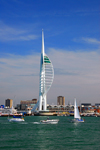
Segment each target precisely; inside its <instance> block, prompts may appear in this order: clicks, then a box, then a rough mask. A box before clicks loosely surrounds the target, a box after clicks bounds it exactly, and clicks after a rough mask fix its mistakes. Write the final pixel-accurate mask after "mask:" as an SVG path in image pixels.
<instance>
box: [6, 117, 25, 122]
mask: <svg viewBox="0 0 100 150" xmlns="http://www.w3.org/2000/svg"><path fill="white" fill-rule="evenodd" d="M8 121H9V122H22V121H25V120H24V118H21V117H20V116H13V118H9V117H8Z"/></svg>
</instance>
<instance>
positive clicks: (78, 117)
mask: <svg viewBox="0 0 100 150" xmlns="http://www.w3.org/2000/svg"><path fill="white" fill-rule="evenodd" d="M71 122H84V119H82V118H81V117H80V114H79V110H78V106H77V103H76V98H75V103H74V119H73V120H72V121H71Z"/></svg>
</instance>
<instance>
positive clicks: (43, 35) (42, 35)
mask: <svg viewBox="0 0 100 150" xmlns="http://www.w3.org/2000/svg"><path fill="white" fill-rule="evenodd" d="M42 53H43V55H44V33H43V29H42Z"/></svg>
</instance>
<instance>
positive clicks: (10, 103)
mask: <svg viewBox="0 0 100 150" xmlns="http://www.w3.org/2000/svg"><path fill="white" fill-rule="evenodd" d="M12 106H13V100H12V99H9V98H8V99H6V100H5V107H9V108H11V107H12Z"/></svg>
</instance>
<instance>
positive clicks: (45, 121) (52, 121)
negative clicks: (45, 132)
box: [40, 118, 59, 124]
mask: <svg viewBox="0 0 100 150" xmlns="http://www.w3.org/2000/svg"><path fill="white" fill-rule="evenodd" d="M58 121H59V119H49V118H47V120H40V123H43V124H57V123H58Z"/></svg>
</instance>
